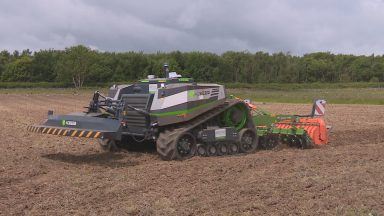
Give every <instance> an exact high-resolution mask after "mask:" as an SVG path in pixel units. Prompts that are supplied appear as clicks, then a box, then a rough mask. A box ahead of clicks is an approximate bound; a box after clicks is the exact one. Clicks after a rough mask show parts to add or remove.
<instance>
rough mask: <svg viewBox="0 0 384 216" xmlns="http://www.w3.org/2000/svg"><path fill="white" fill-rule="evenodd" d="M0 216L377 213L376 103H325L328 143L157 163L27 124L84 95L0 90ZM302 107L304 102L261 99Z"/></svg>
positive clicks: (382, 141) (380, 109)
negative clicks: (36, 131) (38, 130)
mask: <svg viewBox="0 0 384 216" xmlns="http://www.w3.org/2000/svg"><path fill="white" fill-rule="evenodd" d="M0 98H1V102H0V119H1V123H0V138H1V139H0V148H1V151H0V215H11V214H12V215H14V214H16V215H24V214H26V215H52V214H55V215H67V214H76V215H89V214H91V215H261V214H268V215H287V214H291V215H349V214H351V215H355V214H357V215H358V214H362V215H368V214H369V213H373V214H378V215H381V214H384V199H383V197H384V156H383V155H384V106H372V105H332V104H330V105H328V106H327V117H326V120H327V122H328V124H329V125H332V126H333V131H332V133H331V134H330V139H331V143H330V144H329V145H327V146H324V147H320V148H315V149H309V150H300V149H294V148H283V149H281V150H278V151H265V150H264V151H258V152H256V153H254V154H249V155H238V156H223V157H211V158H201V157H194V158H192V159H190V160H186V161H181V162H180V161H171V162H166V161H161V160H160V158H159V157H158V156H157V155H156V152H153V151H152V152H151V151H149V152H148V151H147V152H146V151H136V152H130V151H122V152H118V153H106V152H103V151H102V150H101V149H100V148H99V146H98V144H97V143H96V141H94V140H89V139H80V138H67V137H58V136H51V135H43V136H42V135H39V134H32V133H29V132H27V131H26V127H27V126H28V125H29V124H36V123H40V122H41V121H42V120H43V119H44V118H45V117H46V113H47V110H48V109H53V110H54V111H55V113H68V112H74V111H79V110H82V107H83V106H84V105H87V104H88V100H89V98H90V95H88V94H80V95H71V94H62V95H61V94H53V95H49V94H33V95H28V94H2V95H1V97H0ZM259 106H260V107H262V108H264V109H266V110H269V111H272V112H276V113H297V114H305V113H308V112H309V111H310V109H311V105H310V104H304V105H303V104H259Z"/></svg>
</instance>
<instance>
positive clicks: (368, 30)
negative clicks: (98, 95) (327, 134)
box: [0, 0, 384, 54]
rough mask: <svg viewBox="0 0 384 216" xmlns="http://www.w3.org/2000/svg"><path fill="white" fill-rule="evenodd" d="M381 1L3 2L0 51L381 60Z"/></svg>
mask: <svg viewBox="0 0 384 216" xmlns="http://www.w3.org/2000/svg"><path fill="white" fill-rule="evenodd" d="M382 11H384V3H383V1H381V0H349V1H347V0H340V1H333V0H324V1H315V0H287V1H281V0H269V1H268V0H265V1H257V0H239V1H231V0H195V1H192V0H164V1H150V0H141V1H124V0H111V1H104V0H55V1H50V0H5V1H1V2H0V26H1V28H0V29H1V30H0V31H1V32H0V49H8V50H14V49H19V50H20V49H26V48H29V49H32V50H39V49H48V48H55V49H63V48H65V47H68V46H71V45H75V44H85V45H88V46H91V47H94V48H96V49H98V50H105V51H129V50H135V51H145V52H156V51H171V50H182V51H191V50H201V51H212V52H218V53H221V52H225V51H227V50H249V51H251V52H253V51H259V50H263V51H269V52H279V51H283V52H291V53H294V54H303V53H308V52H315V51H331V52H335V53H353V54H371V53H376V54H383V53H384V52H383V51H384V40H382V35H383V33H384V32H383V31H384V30H383V28H381V27H382V26H383V24H384V13H382Z"/></svg>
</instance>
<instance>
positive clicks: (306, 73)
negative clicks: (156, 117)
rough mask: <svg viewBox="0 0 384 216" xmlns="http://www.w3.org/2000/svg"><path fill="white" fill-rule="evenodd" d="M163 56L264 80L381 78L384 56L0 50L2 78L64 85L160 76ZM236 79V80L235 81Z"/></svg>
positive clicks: (227, 75) (183, 70) (179, 64)
mask: <svg viewBox="0 0 384 216" xmlns="http://www.w3.org/2000/svg"><path fill="white" fill-rule="evenodd" d="M165 62H167V63H168V64H169V65H170V68H171V70H172V71H177V72H178V73H180V74H182V75H183V76H185V77H186V76H188V77H193V78H195V80H197V81H204V82H221V83H243V84H251V85H252V84H263V83H265V84H268V85H271V83H324V82H327V83H350V82H375V83H376V82H383V81H384V56H375V55H371V56H353V55H342V54H338V55H335V54H332V53H329V52H318V53H311V54H306V55H304V56H294V55H291V54H289V53H274V54H269V53H265V52H256V53H250V52H233V51H228V52H225V53H223V54H221V55H218V54H215V53H209V52H180V51H174V52H170V53H162V52H158V53H152V54H146V53H143V52H125V53H114V52H98V51H94V50H91V49H89V48H88V47H85V46H82V45H79V46H75V47H70V48H67V49H65V50H40V51H37V52H34V53H32V52H31V51H29V50H24V51H22V52H19V51H14V52H13V53H10V52H8V51H2V52H0V77H1V81H3V82H59V83H64V84H65V85H73V84H74V85H75V86H76V87H81V86H82V85H83V83H84V85H95V84H97V83H112V82H117V83H121V82H124V81H127V80H137V79H141V78H145V77H146V76H147V75H149V74H154V75H156V76H160V77H162V76H163V72H162V65H163V63H165ZM236 85H237V84H236Z"/></svg>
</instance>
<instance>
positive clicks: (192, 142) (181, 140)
mask: <svg viewBox="0 0 384 216" xmlns="http://www.w3.org/2000/svg"><path fill="white" fill-rule="evenodd" d="M175 147H176V152H175V153H176V158H175V159H178V160H185V159H188V158H191V157H193V156H195V154H196V147H197V145H196V139H195V137H194V136H193V135H192V134H191V133H182V134H180V136H179V137H177V138H176V140H175Z"/></svg>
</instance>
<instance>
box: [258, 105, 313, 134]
mask: <svg viewBox="0 0 384 216" xmlns="http://www.w3.org/2000/svg"><path fill="white" fill-rule="evenodd" d="M252 118H253V122H254V124H255V125H256V127H257V135H258V136H265V135H268V134H282V135H304V134H305V130H304V129H302V128H297V127H295V126H294V125H292V127H291V128H277V127H275V123H277V122H280V121H283V120H290V121H291V122H292V123H294V122H298V121H299V119H300V117H298V116H294V115H274V114H270V113H268V112H265V111H261V112H258V113H256V114H254V115H253V117H252Z"/></svg>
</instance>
